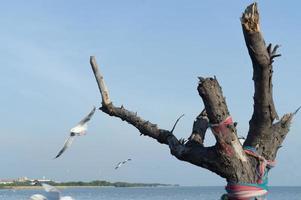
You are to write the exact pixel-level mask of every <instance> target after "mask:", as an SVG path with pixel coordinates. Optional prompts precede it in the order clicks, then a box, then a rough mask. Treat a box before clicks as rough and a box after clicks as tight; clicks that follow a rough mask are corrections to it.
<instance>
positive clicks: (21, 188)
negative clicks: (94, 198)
mask: <svg viewBox="0 0 301 200" xmlns="http://www.w3.org/2000/svg"><path fill="white" fill-rule="evenodd" d="M55 187H56V188H58V189H68V188H158V187H179V185H164V186H163V185H160V186H125V187H116V186H78V185H73V186H70V185H68V186H66V185H60V186H55ZM0 190H44V189H43V187H42V186H2V187H0Z"/></svg>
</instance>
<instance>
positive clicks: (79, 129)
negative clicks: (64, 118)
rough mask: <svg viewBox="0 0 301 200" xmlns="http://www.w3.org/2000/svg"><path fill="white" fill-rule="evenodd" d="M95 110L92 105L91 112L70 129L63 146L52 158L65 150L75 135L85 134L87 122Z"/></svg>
mask: <svg viewBox="0 0 301 200" xmlns="http://www.w3.org/2000/svg"><path fill="white" fill-rule="evenodd" d="M95 110H96V108H95V106H94V107H93V109H92V110H91V112H90V113H89V114H88V115H87V116H86V117H85V118H83V119H82V120H81V121H80V122H79V123H78V124H77V125H76V126H75V127H73V128H72V129H71V130H70V135H69V137H68V139H67V140H66V141H65V143H64V146H63V148H62V149H61V150H60V152H59V153H58V154H57V155H56V157H55V158H54V159H56V158H58V157H60V156H61V155H62V154H63V153H64V152H65V151H66V149H67V148H68V147H70V146H71V144H72V142H73V140H74V137H75V136H82V135H85V134H86V131H87V129H88V122H89V121H90V119H91V118H92V116H93V114H94V113H95Z"/></svg>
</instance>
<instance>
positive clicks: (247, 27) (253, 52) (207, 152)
mask: <svg viewBox="0 0 301 200" xmlns="http://www.w3.org/2000/svg"><path fill="white" fill-rule="evenodd" d="M241 25H242V29H243V33H244V38H245V42H246V46H247V49H248V52H249V55H250V58H251V60H252V63H253V81H254V87H255V94H254V111H253V115H252V118H251V120H250V128H249V132H248V136H247V139H246V141H245V143H244V144H243V145H242V144H241V143H240V142H239V140H238V137H237V132H236V128H235V123H233V121H232V118H231V115H230V112H229V110H228V108H227V104H226V101H225V98H224V96H223V93H222V89H221V87H220V85H219V83H218V81H217V79H216V78H215V77H214V78H199V79H200V81H199V83H198V88H197V89H198V92H199V95H200V96H201V98H202V100H203V102H204V105H205V109H204V110H203V111H202V112H201V114H200V115H199V116H198V117H197V118H196V120H195V121H194V123H193V130H192V133H191V135H190V137H189V138H188V141H187V142H183V141H182V140H178V139H177V138H176V137H175V135H173V132H172V130H171V131H169V130H164V129H160V128H159V127H158V126H157V125H156V124H153V123H151V122H149V121H146V120H144V119H142V118H141V117H139V116H138V115H137V113H134V112H131V111H129V110H127V109H126V108H124V107H123V106H121V107H116V106H114V105H113V103H112V101H111V100H110V97H109V91H108V89H107V87H106V85H105V82H104V79H103V76H102V74H101V73H100V71H99V69H98V66H97V64H96V60H95V57H93V56H91V59H90V63H91V66H92V69H93V72H94V75H95V78H96V81H97V83H98V86H99V90H100V93H101V96H102V107H101V108H100V110H102V111H103V112H104V113H107V114H108V115H110V116H115V117H118V118H120V119H121V120H123V121H126V122H128V123H129V124H131V125H133V126H134V127H136V128H137V129H138V130H139V132H140V133H141V134H142V135H146V136H149V137H151V138H153V139H156V140H157V141H158V142H159V143H162V144H166V145H168V146H169V148H170V152H171V154H172V155H173V156H175V157H176V158H178V159H179V160H182V161H186V162H189V163H191V164H194V165H197V166H199V167H203V168H206V169H208V170H210V171H212V172H214V173H216V174H218V175H219V176H221V177H223V178H225V179H226V180H227V182H228V186H227V191H228V195H227V196H228V197H229V199H252V198H257V197H259V196H263V195H266V193H267V191H266V180H267V173H268V171H269V169H270V168H271V167H272V166H273V164H274V162H273V161H274V160H275V157H276V154H277V150H278V149H279V147H280V145H281V144H282V142H283V140H284V138H285V136H286V134H287V133H288V131H289V126H290V123H291V120H292V118H293V116H294V113H289V114H285V115H284V116H283V117H282V118H281V119H280V120H279V121H277V122H274V120H275V119H278V116H277V113H276V109H275V105H274V102H273V96H272V73H273V66H272V63H273V59H274V58H275V57H278V56H280V54H277V53H276V50H277V49H278V47H279V46H278V45H276V46H275V47H273V48H272V45H271V44H269V45H268V46H266V44H265V42H264V39H263V36H262V34H261V31H260V26H259V12H258V9H257V5H256V3H253V4H251V5H250V6H248V7H247V8H246V10H245V11H244V13H243V14H242V17H241ZM208 128H209V129H211V131H212V133H213V134H214V136H215V138H216V144H215V145H214V146H210V147H205V146H204V144H203V142H204V138H205V133H206V131H207V129H208ZM242 185H243V186H247V187H244V188H243V187H241V186H242ZM254 188H255V191H256V192H257V193H256V192H255V193H254V190H253V189H254Z"/></svg>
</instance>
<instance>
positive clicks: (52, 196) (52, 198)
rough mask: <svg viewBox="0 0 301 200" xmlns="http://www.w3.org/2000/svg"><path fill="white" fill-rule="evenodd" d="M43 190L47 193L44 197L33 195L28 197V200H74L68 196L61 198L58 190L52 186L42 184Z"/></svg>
mask: <svg viewBox="0 0 301 200" xmlns="http://www.w3.org/2000/svg"><path fill="white" fill-rule="evenodd" d="M42 186H43V188H44V190H45V191H46V192H47V194H46V197H45V196H43V195H41V194H34V195H32V196H31V197H30V199H29V200H74V199H73V198H72V197H70V196H64V197H62V196H61V193H60V191H59V190H58V189H56V188H55V187H53V186H52V185H48V184H46V183H42Z"/></svg>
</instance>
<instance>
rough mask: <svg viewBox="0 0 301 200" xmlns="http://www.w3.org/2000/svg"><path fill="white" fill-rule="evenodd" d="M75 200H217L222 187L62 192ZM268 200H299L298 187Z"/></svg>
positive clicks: (13, 193)
mask: <svg viewBox="0 0 301 200" xmlns="http://www.w3.org/2000/svg"><path fill="white" fill-rule="evenodd" d="M61 192H62V195H63V196H72V197H73V198H74V199H75V200H219V197H220V196H221V195H222V194H223V193H224V192H225V190H224V188H223V187H153V188H148V187H146V188H105V187H98V188H97V187H96V188H66V189H62V190H61ZM37 193H38V194H45V192H44V191H43V190H0V200H28V199H29V197H30V196H31V195H33V194H37ZM268 199H269V200H301V187H270V191H269V196H268Z"/></svg>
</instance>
